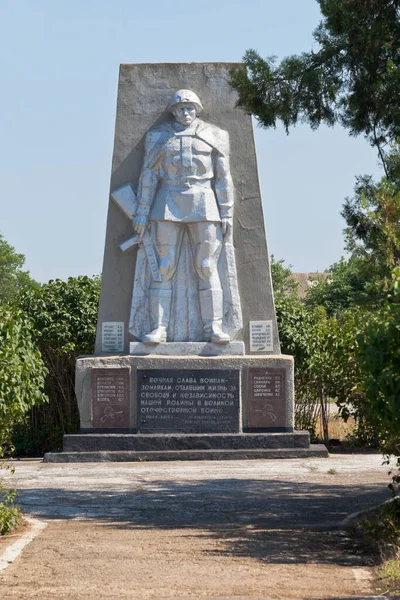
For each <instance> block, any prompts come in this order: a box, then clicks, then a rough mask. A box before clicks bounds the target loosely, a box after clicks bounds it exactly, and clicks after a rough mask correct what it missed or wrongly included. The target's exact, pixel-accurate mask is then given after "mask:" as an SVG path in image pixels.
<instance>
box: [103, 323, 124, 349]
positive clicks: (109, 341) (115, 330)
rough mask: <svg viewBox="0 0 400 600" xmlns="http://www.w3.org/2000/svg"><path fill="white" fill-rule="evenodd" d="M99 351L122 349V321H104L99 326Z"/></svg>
mask: <svg viewBox="0 0 400 600" xmlns="http://www.w3.org/2000/svg"><path fill="white" fill-rule="evenodd" d="M101 351H102V352H112V353H114V352H123V351H124V323H123V321H121V322H120V321H104V322H103V323H102V326H101Z"/></svg>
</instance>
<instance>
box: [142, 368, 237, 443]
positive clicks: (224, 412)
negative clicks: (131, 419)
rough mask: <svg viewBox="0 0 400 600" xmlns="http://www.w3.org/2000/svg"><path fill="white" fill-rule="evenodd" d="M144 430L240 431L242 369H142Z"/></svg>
mask: <svg viewBox="0 0 400 600" xmlns="http://www.w3.org/2000/svg"><path fill="white" fill-rule="evenodd" d="M137 400H138V431H139V432H140V433H237V432H238V431H239V426H240V425H239V419H240V371H239V370H236V369H224V370H222V369H212V370H205V369H202V370H178V369H163V370H138V371H137Z"/></svg>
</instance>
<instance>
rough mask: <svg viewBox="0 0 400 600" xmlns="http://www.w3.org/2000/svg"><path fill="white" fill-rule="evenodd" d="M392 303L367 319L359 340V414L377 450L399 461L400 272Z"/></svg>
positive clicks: (394, 285)
mask: <svg viewBox="0 0 400 600" xmlns="http://www.w3.org/2000/svg"><path fill="white" fill-rule="evenodd" d="M393 279H394V281H393V291H392V292H391V293H392V298H391V302H388V303H386V304H385V305H384V306H382V308H381V309H380V310H379V311H376V312H375V313H373V314H372V315H371V316H370V319H369V321H368V324H367V325H366V327H365V329H364V331H363V332H362V333H360V335H359V336H358V344H359V351H358V362H359V366H360V369H361V372H362V384H361V387H362V389H363V391H364V392H365V402H364V403H363V405H362V407H361V410H362V414H363V416H364V418H365V419H366V421H367V422H369V423H373V424H374V427H375V429H376V431H377V435H378V441H379V444H380V448H381V449H382V451H383V452H384V453H386V454H389V455H390V454H393V455H395V456H397V457H400V268H399V267H398V268H396V269H395V270H394V273H393Z"/></svg>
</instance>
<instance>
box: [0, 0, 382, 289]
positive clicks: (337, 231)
mask: <svg viewBox="0 0 400 600" xmlns="http://www.w3.org/2000/svg"><path fill="white" fill-rule="evenodd" d="M319 20H320V15H319V8H318V4H317V2H316V1H315V0H280V1H279V2H277V1H276V0H203V1H197V2H193V1H187V0H173V1H171V2H167V1H166V0H152V1H151V2H146V1H145V0H0V73H1V94H0V139H1V143H0V181H1V200H0V202H1V207H0V208H1V212H0V232H1V233H2V234H3V235H4V237H5V238H6V240H7V241H8V242H10V243H11V244H12V245H14V246H15V248H16V249H17V251H18V252H22V253H24V254H25V255H26V259H27V260H26V267H27V268H28V269H29V270H30V272H31V275H32V276H33V277H34V278H36V279H37V280H39V281H41V282H45V281H47V280H48V279H50V278H56V277H60V278H62V279H65V278H67V277H68V276H73V275H78V274H89V275H91V274H95V273H99V272H100V270H101V265H102V259H103V244H104V236H105V223H106V211H107V204H108V189H109V177H110V167H111V154H112V147H113V135H114V120H115V104H116V94H117V78H118V68H119V64H120V63H137V62H138V63H140V62H190V61H199V62H201V61H227V62H231V61H239V60H241V58H242V56H243V54H244V52H245V50H246V49H248V48H255V49H257V50H258V51H259V52H260V53H261V54H262V55H263V56H268V55H271V54H275V55H277V56H280V57H282V56H285V55H287V54H294V53H299V52H301V51H303V50H308V49H309V48H310V47H311V44H312V31H313V29H314V28H315V27H316V26H317V24H318V22H319ZM256 142H257V150H258V163H259V171H260V179H261V186H262V193H263V203H264V214H265V221H266V227H267V236H268V244H269V251H270V253H273V254H275V256H276V257H277V258H284V259H285V260H286V261H287V262H288V263H290V264H292V265H293V268H294V270H295V271H297V272H303V271H317V270H319V271H322V270H324V269H325V268H327V267H328V266H329V265H330V264H332V263H333V262H335V261H336V260H338V259H339V258H340V256H341V255H342V254H343V237H342V229H343V227H344V221H343V219H342V218H341V217H340V214H339V213H340V209H341V206H342V203H343V200H344V198H345V197H346V196H347V195H351V193H352V189H353V185H354V177H355V175H356V174H365V173H371V174H373V175H375V176H376V177H379V176H380V175H381V172H380V170H379V168H378V165H377V158H376V155H375V152H374V151H373V150H372V149H371V148H370V147H369V146H368V144H367V142H365V141H364V139H363V138H358V139H352V138H350V137H349V136H348V134H347V132H346V131H344V130H342V129H340V128H335V129H327V128H321V129H320V130H318V131H317V132H312V131H311V130H310V129H309V128H307V127H305V126H300V127H297V128H296V129H295V130H294V131H293V132H292V133H291V134H290V135H289V137H288V136H286V134H285V133H284V132H283V131H282V130H281V129H277V130H275V131H274V130H268V131H265V130H261V129H257V130H256Z"/></svg>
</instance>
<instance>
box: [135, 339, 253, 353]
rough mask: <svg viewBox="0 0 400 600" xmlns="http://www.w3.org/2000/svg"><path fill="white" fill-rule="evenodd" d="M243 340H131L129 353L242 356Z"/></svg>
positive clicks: (243, 351)
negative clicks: (143, 342) (158, 342)
mask: <svg viewBox="0 0 400 600" xmlns="http://www.w3.org/2000/svg"><path fill="white" fill-rule="evenodd" d="M244 353H245V347H244V343H243V342H230V343H229V344H213V343H211V342H165V343H161V344H142V343H141V342H131V343H130V344H129V354H132V355H134V356H244Z"/></svg>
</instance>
